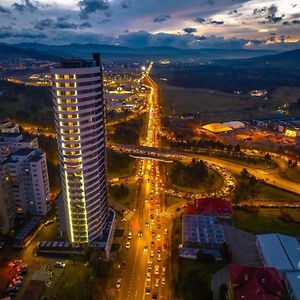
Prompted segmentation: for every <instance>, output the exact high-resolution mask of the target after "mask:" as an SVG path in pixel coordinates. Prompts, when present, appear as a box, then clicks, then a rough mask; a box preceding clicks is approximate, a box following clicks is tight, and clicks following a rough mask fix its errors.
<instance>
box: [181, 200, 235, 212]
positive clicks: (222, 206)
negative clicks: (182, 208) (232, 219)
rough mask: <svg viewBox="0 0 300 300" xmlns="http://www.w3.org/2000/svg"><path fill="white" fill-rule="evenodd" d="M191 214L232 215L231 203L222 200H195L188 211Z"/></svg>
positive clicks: (188, 207)
mask: <svg viewBox="0 0 300 300" xmlns="http://www.w3.org/2000/svg"><path fill="white" fill-rule="evenodd" d="M186 211H187V213H189V214H193V213H196V214H200V215H203V214H210V213H212V214H214V215H217V216H222V215H232V213H233V210H232V206H231V203H230V202H229V201H226V200H225V199H222V198H201V199H196V200H194V204H190V205H188V206H187V209H186Z"/></svg>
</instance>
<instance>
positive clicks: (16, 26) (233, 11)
mask: <svg viewBox="0 0 300 300" xmlns="http://www.w3.org/2000/svg"><path fill="white" fill-rule="evenodd" d="M0 42H8V43H18V42H39V43H45V44H67V43H74V42H76V43H106V44H113V45H122V46H130V47H145V46H174V47H180V48H203V47H218V48H248V49H261V48H286V49H293V48H299V47H300V0H277V1H270V0H56V1H55V0H40V1H34V0H1V1H0Z"/></svg>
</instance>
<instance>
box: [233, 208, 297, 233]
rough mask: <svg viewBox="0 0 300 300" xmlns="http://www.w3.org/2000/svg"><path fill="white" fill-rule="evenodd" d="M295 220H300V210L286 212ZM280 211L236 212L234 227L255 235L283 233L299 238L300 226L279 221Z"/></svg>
mask: <svg viewBox="0 0 300 300" xmlns="http://www.w3.org/2000/svg"><path fill="white" fill-rule="evenodd" d="M285 212H288V213H290V214H292V216H293V217H294V218H295V219H298V218H299V216H300V215H299V210H297V211H296V210H293V211H292V210H291V209H289V210H285ZM279 216H280V212H279V210H274V211H273V212H272V211H271V210H268V211H265V210H264V209H260V210H259V211H258V213H255V212H247V211H242V210H235V211H234V214H233V223H234V226H235V227H237V228H240V229H243V230H245V231H248V232H252V233H254V234H263V233H282V234H289V235H294V236H299V232H300V224H297V223H295V222H287V221H283V220H281V219H279Z"/></svg>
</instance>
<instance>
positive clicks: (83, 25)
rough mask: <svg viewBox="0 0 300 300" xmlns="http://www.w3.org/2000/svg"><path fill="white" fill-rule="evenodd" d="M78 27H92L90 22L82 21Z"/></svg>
mask: <svg viewBox="0 0 300 300" xmlns="http://www.w3.org/2000/svg"><path fill="white" fill-rule="evenodd" d="M78 28H79V29H87V28H92V24H91V23H89V22H83V23H81V24H80V25H79V26H78Z"/></svg>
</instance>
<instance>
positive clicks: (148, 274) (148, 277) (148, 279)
mask: <svg viewBox="0 0 300 300" xmlns="http://www.w3.org/2000/svg"><path fill="white" fill-rule="evenodd" d="M150 280H151V273H150V272H147V281H150Z"/></svg>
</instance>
